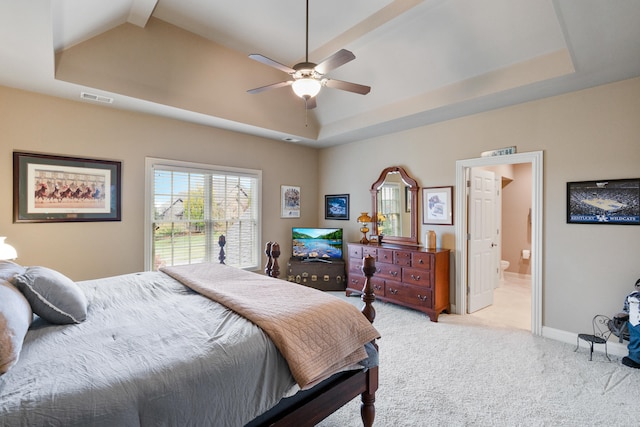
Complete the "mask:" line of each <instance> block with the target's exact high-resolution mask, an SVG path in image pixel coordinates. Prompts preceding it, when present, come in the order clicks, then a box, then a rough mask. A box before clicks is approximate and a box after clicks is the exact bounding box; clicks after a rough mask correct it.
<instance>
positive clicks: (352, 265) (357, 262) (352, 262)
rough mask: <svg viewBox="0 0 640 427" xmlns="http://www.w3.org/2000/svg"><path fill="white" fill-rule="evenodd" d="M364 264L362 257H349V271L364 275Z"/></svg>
mask: <svg viewBox="0 0 640 427" xmlns="http://www.w3.org/2000/svg"><path fill="white" fill-rule="evenodd" d="M362 264H363V261H362V258H349V273H352V274H353V273H355V274H359V275H361V276H362V275H364V273H362Z"/></svg>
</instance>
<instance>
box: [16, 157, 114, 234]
mask: <svg viewBox="0 0 640 427" xmlns="http://www.w3.org/2000/svg"><path fill="white" fill-rule="evenodd" d="M121 170H122V163H121V162H119V161H114V160H102V159H88V158H79V157H68V156H58V155H51V154H42V153H25V152H14V153H13V209H14V210H13V215H14V217H13V219H14V222H16V223H20V222H86V221H120V220H121V211H122V208H121V187H122V182H121V180H122V177H121Z"/></svg>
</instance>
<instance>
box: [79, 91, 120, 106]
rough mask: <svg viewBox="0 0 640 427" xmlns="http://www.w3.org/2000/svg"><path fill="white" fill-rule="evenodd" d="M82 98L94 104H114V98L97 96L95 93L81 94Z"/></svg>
mask: <svg viewBox="0 0 640 427" xmlns="http://www.w3.org/2000/svg"><path fill="white" fill-rule="evenodd" d="M80 98H82V99H86V100H89V101H94V102H104V103H105V104H112V103H113V98H109V97H108V96H101V95H96V94H94V93H88V92H80Z"/></svg>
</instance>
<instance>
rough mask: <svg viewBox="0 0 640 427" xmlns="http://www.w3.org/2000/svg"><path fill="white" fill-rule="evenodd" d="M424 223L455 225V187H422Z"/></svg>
mask: <svg viewBox="0 0 640 427" xmlns="http://www.w3.org/2000/svg"><path fill="white" fill-rule="evenodd" d="M422 223H423V224H442V225H453V187H452V186H445V187H426V188H423V189H422Z"/></svg>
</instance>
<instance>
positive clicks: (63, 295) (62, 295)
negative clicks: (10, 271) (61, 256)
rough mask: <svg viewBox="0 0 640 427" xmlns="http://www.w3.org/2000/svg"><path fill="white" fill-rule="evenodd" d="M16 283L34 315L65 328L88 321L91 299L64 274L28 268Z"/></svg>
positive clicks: (41, 268) (38, 268)
mask: <svg viewBox="0 0 640 427" xmlns="http://www.w3.org/2000/svg"><path fill="white" fill-rule="evenodd" d="M12 282H13V284H14V285H16V287H17V288H18V289H20V292H22V293H23V294H24V296H25V297H26V298H27V300H28V301H29V303H30V304H31V308H32V309H33V312H34V313H35V314H37V315H38V316H40V317H42V318H43V319H44V320H46V321H48V322H51V323H55V324H58V325H65V324H69V323H80V322H82V321H84V320H85V319H86V318H87V297H86V296H85V295H84V293H83V292H82V290H81V289H80V287H79V286H78V285H76V284H75V282H74V281H73V280H71V279H69V278H68V277H67V276H65V275H64V274H62V273H59V272H57V271H55V270H52V269H50V268H46V267H27V271H26V272H25V273H24V274H19V275H17V276H14V277H13V280H12Z"/></svg>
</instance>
